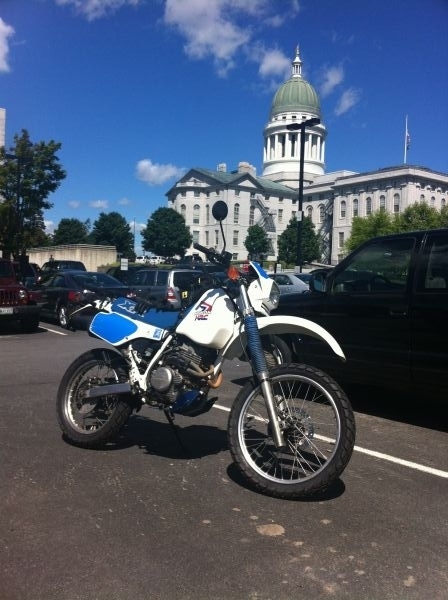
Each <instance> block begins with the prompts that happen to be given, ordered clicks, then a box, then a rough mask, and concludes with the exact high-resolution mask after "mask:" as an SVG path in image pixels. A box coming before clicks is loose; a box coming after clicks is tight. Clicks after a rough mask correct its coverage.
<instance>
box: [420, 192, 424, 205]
mask: <svg viewBox="0 0 448 600" xmlns="http://www.w3.org/2000/svg"><path fill="white" fill-rule="evenodd" d="M420 202H422V203H423V202H425V194H421V196H420Z"/></svg>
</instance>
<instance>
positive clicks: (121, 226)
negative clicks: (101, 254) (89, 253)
mask: <svg viewBox="0 0 448 600" xmlns="http://www.w3.org/2000/svg"><path fill="white" fill-rule="evenodd" d="M89 237H90V240H91V241H92V243H93V244H98V245H101V246H115V247H116V249H117V253H118V254H121V255H122V256H124V257H128V258H130V257H132V256H134V236H133V235H132V231H131V227H130V225H129V223H127V222H126V219H125V218H124V217H122V216H121V215H120V214H119V213H117V212H111V213H100V216H99V217H98V219H97V220H96V221H95V222H94V224H93V229H92V232H91V234H90V236H89Z"/></svg>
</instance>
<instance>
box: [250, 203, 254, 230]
mask: <svg viewBox="0 0 448 600" xmlns="http://www.w3.org/2000/svg"><path fill="white" fill-rule="evenodd" d="M254 222H255V207H254V206H251V207H250V210H249V226H251V225H253V224H254Z"/></svg>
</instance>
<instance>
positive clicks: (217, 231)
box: [215, 229, 219, 246]
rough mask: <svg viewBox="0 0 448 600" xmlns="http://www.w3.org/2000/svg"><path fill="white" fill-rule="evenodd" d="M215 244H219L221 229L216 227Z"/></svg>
mask: <svg viewBox="0 0 448 600" xmlns="http://www.w3.org/2000/svg"><path fill="white" fill-rule="evenodd" d="M215 246H219V229H215Z"/></svg>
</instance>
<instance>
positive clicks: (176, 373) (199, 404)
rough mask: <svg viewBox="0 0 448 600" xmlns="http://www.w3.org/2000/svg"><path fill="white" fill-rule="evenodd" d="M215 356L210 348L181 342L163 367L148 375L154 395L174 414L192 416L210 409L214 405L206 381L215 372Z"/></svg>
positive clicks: (184, 341) (166, 358)
mask: <svg viewBox="0 0 448 600" xmlns="http://www.w3.org/2000/svg"><path fill="white" fill-rule="evenodd" d="M216 354H217V353H216V350H213V349H211V348H204V347H203V346H197V345H196V344H193V343H192V342H190V341H189V340H187V339H183V340H179V342H178V343H177V344H176V345H175V346H172V347H171V348H170V350H168V352H167V353H166V354H165V355H164V357H163V359H162V360H163V363H164V364H163V365H161V366H159V367H156V368H155V369H154V370H153V371H151V373H150V374H149V381H148V384H149V386H148V387H150V389H151V395H152V396H153V397H154V396H155V397H156V398H157V399H158V400H159V401H160V402H162V403H163V404H169V405H170V406H171V408H172V410H173V412H177V413H181V414H189V415H191V416H193V415H196V414H200V412H205V410H209V408H210V407H211V404H212V403H213V402H211V404H209V403H210V401H208V400H207V394H208V391H209V389H210V386H209V384H208V379H207V378H208V377H210V375H211V374H212V373H213V363H214V361H215V359H216Z"/></svg>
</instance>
